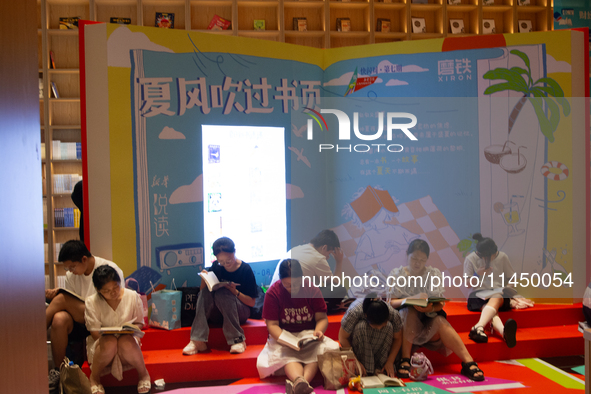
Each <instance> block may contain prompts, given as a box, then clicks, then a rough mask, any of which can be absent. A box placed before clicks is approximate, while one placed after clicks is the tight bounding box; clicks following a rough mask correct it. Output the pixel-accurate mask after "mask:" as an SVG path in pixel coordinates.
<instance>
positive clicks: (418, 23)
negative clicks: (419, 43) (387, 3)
mask: <svg viewBox="0 0 591 394" xmlns="http://www.w3.org/2000/svg"><path fill="white" fill-rule="evenodd" d="M411 19H412V32H413V33H425V32H426V31H427V28H426V27H425V18H411Z"/></svg>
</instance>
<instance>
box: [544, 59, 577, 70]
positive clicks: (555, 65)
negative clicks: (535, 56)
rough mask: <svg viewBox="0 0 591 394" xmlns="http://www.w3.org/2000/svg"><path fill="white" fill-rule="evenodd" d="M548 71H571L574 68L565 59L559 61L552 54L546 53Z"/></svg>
mask: <svg viewBox="0 0 591 394" xmlns="http://www.w3.org/2000/svg"><path fill="white" fill-rule="evenodd" d="M546 69H547V71H546V73H548V74H550V73H569V72H571V70H572V68H571V66H570V64H568V63H567V62H564V61H557V60H556V59H554V58H553V57H552V56H551V55H546Z"/></svg>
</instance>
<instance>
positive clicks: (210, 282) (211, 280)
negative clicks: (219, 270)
mask: <svg viewBox="0 0 591 394" xmlns="http://www.w3.org/2000/svg"><path fill="white" fill-rule="evenodd" d="M199 275H200V276H201V279H203V280H204V281H205V284H206V285H207V288H208V289H209V291H216V290H217V289H219V288H221V287H226V286H228V285H229V284H230V283H231V282H226V281H220V280H219V279H218V277H217V276H216V274H214V273H213V272H212V271H209V272H207V273H205V272H200V273H199ZM235 285H236V286H240V284H239V283H235Z"/></svg>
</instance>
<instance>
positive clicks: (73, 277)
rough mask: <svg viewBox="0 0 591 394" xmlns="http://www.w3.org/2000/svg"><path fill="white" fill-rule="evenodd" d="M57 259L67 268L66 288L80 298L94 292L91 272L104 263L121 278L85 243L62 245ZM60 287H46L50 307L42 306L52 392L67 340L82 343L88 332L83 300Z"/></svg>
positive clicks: (118, 269) (115, 266) (56, 384)
mask: <svg viewBox="0 0 591 394" xmlns="http://www.w3.org/2000/svg"><path fill="white" fill-rule="evenodd" d="M58 261H59V262H60V263H62V264H63V267H64V269H65V270H66V283H65V288H66V289H67V290H69V291H71V292H73V293H75V294H77V295H78V296H80V297H81V298H82V299H83V300H85V299H87V298H88V297H90V296H91V295H93V294H95V293H96V289H95V287H94V286H93V284H92V274H93V273H94V271H95V270H96V269H97V268H98V267H100V266H103V265H109V266H111V267H113V268H114V269H115V270H116V271H117V273H118V274H119V276H120V277H121V278H123V271H121V269H120V268H119V267H118V266H117V265H116V264H115V263H113V262H112V261H109V260H105V259H103V258H100V257H98V256H93V255H92V254H91V253H90V251H89V250H88V248H86V245H84V242H82V241H79V240H70V241H68V242H66V243H64V244H63V245H62V248H61V249H60V253H59V256H58ZM58 291H59V289H58V288H55V289H48V290H46V291H45V298H46V299H47V300H48V301H49V306H48V307H47V308H46V309H45V320H46V325H47V328H49V327H51V352H52V354H53V360H54V362H55V365H56V369H52V370H51V371H50V373H49V389H50V391H54V390H56V389H57V388H58V387H59V381H60V374H59V370H58V369H57V368H59V366H60V364H61V363H62V361H63V360H64V357H65V356H66V348H67V347H68V343H69V342H70V341H76V342H84V341H85V340H86V337H87V336H88V335H90V333H89V332H88V330H87V329H86V326H85V325H84V311H85V305H84V302H83V301H81V300H80V299H78V298H76V297H74V296H72V295H69V294H67V293H63V292H61V293H58Z"/></svg>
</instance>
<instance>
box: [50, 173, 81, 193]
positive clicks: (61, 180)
mask: <svg viewBox="0 0 591 394" xmlns="http://www.w3.org/2000/svg"><path fill="white" fill-rule="evenodd" d="M81 180H82V175H78V174H55V175H54V176H53V192H54V193H55V194H64V193H72V190H74V185H76V184H77V183H78V182H79V181H81Z"/></svg>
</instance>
